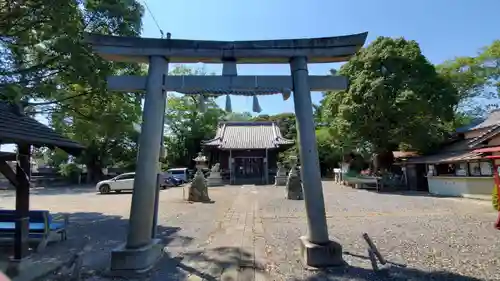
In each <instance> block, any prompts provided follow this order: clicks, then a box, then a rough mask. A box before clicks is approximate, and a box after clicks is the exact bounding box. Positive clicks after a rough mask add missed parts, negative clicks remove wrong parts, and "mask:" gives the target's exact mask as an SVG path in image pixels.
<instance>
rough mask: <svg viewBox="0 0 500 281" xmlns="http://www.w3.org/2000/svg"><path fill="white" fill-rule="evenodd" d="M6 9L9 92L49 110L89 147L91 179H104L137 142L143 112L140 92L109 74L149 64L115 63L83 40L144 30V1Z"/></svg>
mask: <svg viewBox="0 0 500 281" xmlns="http://www.w3.org/2000/svg"><path fill="white" fill-rule="evenodd" d="M0 9H1V13H0V15H1V16H0V23H1V24H0V34H2V37H1V40H0V44H1V46H0V50H1V53H0V55H1V59H2V62H5V63H2V65H1V66H0V71H1V74H2V75H0V77H1V78H0V83H1V84H0V86H1V87H0V93H1V95H2V98H4V99H10V100H15V101H24V102H25V104H28V105H29V107H28V111H29V113H31V114H37V113H46V114H48V119H49V120H50V124H51V125H52V126H53V127H54V129H56V130H57V131H59V132H61V133H63V134H65V135H66V136H68V137H70V138H73V139H75V140H77V141H79V142H81V143H82V144H84V145H86V146H87V150H86V151H85V153H84V154H83V155H82V156H81V157H79V158H78V159H77V161H78V162H80V163H84V164H86V166H87V171H88V175H89V178H88V179H89V180H94V181H95V180H99V179H100V176H101V168H102V167H104V166H106V165H110V164H114V162H116V159H114V158H118V159H119V158H120V157H121V156H122V155H124V153H123V152H124V149H127V148H129V147H130V146H131V145H130V143H131V142H133V138H134V131H133V126H132V124H133V123H136V122H137V121H138V113H139V112H140V102H138V99H137V98H136V95H135V93H126V94H118V93H110V92H108V91H107V89H106V77H107V76H108V75H112V74H118V73H124V74H136V73H140V72H141V67H140V66H139V65H137V64H124V63H111V62H107V61H105V60H103V59H101V58H100V57H98V56H97V55H95V54H94V53H93V52H92V51H91V49H90V47H89V46H88V45H86V44H84V43H83V41H82V39H83V38H84V32H92V33H100V34H108V35H123V36H139V34H140V31H141V27H142V21H141V18H142V15H143V11H144V9H143V7H142V6H141V5H140V4H139V3H138V2H137V1H135V0H101V1H95V0H79V1H62V0H53V1H45V2H44V1H24V2H23V5H19V3H17V2H15V1H7V2H6V3H2V4H0ZM40 100H41V102H40ZM139 101H140V100H139ZM125 154H126V153H125Z"/></svg>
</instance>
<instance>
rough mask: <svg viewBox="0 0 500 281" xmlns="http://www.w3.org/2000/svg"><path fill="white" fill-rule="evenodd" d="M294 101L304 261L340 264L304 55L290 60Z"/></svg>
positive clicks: (317, 264)
mask: <svg viewBox="0 0 500 281" xmlns="http://www.w3.org/2000/svg"><path fill="white" fill-rule="evenodd" d="M290 69H291V72H292V81H293V101H294V106H295V117H296V122H297V127H298V135H299V143H300V165H301V169H300V170H301V177H302V185H303V190H304V201H305V208H306V215H307V228H308V229H307V230H308V232H307V235H306V236H302V237H300V242H301V255H302V257H303V259H304V264H305V265H307V266H310V267H319V268H321V267H328V266H336V265H343V264H344V263H345V262H344V260H343V258H342V246H341V245H340V244H339V243H337V242H334V241H331V240H330V238H329V236H328V227H327V223H326V212H325V201H324V198H323V186H322V184H321V173H320V167H319V160H318V146H317V143H316V133H315V124H314V118H313V109H312V100H311V90H310V87H309V82H308V77H309V72H308V69H307V57H293V58H291V60H290Z"/></svg>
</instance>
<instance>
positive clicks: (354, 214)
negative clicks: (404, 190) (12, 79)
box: [0, 182, 500, 281]
mask: <svg viewBox="0 0 500 281" xmlns="http://www.w3.org/2000/svg"><path fill="white" fill-rule="evenodd" d="M59 193H61V192H47V193H44V192H39V193H38V194H37V195H35V196H33V199H32V207H33V208H34V209H35V208H36V209H50V210H52V211H54V212H70V213H72V215H71V217H72V224H71V228H70V229H69V239H68V241H66V242H64V243H59V244H54V245H51V246H50V247H49V248H48V250H47V253H46V255H45V256H48V257H49V258H50V259H52V260H54V259H58V258H60V259H64V258H65V257H67V256H68V254H69V253H72V252H74V251H76V250H77V249H78V248H79V247H81V246H80V245H81V240H82V237H83V236H85V235H86V236H89V237H90V244H91V250H90V251H89V252H88V253H87V254H86V256H85V261H84V266H85V270H84V274H83V277H84V278H83V279H84V280H87V281H90V280H92V281H103V280H109V279H107V278H105V277H103V273H104V272H105V270H106V266H107V265H108V260H109V252H110V250H111V249H113V248H114V247H116V246H117V245H119V244H120V243H123V241H125V234H126V229H127V220H126V219H127V217H128V213H129V208H130V198H131V195H130V194H120V195H104V196H103V195H96V194H95V193H94V192H93V191H91V190H78V191H74V192H72V191H65V192H62V194H59ZM209 193H210V197H211V198H212V199H213V200H214V201H215V203H213V204H197V203H195V204H189V203H186V202H183V201H182V189H181V188H173V189H170V190H166V191H162V193H161V198H160V210H159V224H160V225H159V231H158V232H159V236H160V237H161V238H162V239H163V241H164V243H165V245H166V248H165V251H166V253H165V256H164V258H163V259H162V260H161V261H160V262H159V264H158V266H157V267H156V268H155V270H154V271H153V272H151V275H150V276H148V278H146V279H143V280H153V281H156V280H158V281H159V280H162V281H163V280H389V279H390V280H458V281H476V280H500V270H498V268H500V255H499V254H498V253H500V239H499V238H500V232H498V231H497V230H494V229H493V228H492V223H493V222H494V220H495V218H496V214H495V212H494V211H492V209H491V207H490V206H489V202H481V201H475V200H469V199H457V198H435V197H430V196H426V195H425V194H378V193H374V192H371V191H364V190H353V189H350V188H345V187H341V186H338V185H335V184H333V183H332V182H324V194H325V202H326V212H327V220H328V226H329V231H330V235H331V237H332V239H335V240H337V241H339V242H340V243H341V244H342V245H343V247H344V251H345V254H344V258H345V260H346V261H347V262H348V263H349V265H350V266H349V267H347V268H344V269H342V270H333V271H329V272H311V271H307V270H304V268H303V266H302V265H301V263H300V259H299V254H298V249H299V247H298V245H299V244H298V243H299V242H298V238H299V236H300V235H303V234H305V233H306V222H305V213H304V202H303V201H291V200H285V199H284V190H283V188H282V187H272V186H243V187H239V186H231V187H218V188H211V189H210V190H209ZM13 200H14V198H13V197H11V196H9V195H8V194H0V203H1V204H2V207H5V208H10V207H11V205H12V206H13V204H14V201H13ZM363 232H367V233H369V234H370V236H371V237H372V238H373V239H374V240H375V243H376V244H377V246H378V248H379V249H380V250H381V252H382V254H383V255H384V256H385V258H386V259H387V260H389V261H390V262H394V263H404V264H407V265H408V267H407V268H400V267H398V266H395V265H393V266H391V268H390V269H389V271H387V272H386V273H383V274H385V275H383V274H382V275H380V274H375V273H374V272H373V270H372V269H371V266H370V262H369V261H368V260H367V257H366V256H367V255H366V244H365V242H364V241H363V240H362V238H361V234H362V233H363ZM238 269H240V270H239V271H238ZM52 280H55V279H52Z"/></svg>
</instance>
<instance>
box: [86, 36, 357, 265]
mask: <svg viewBox="0 0 500 281" xmlns="http://www.w3.org/2000/svg"><path fill="white" fill-rule="evenodd" d="M366 37H367V33H361V34H354V35H348V36H339V37H327V38H314V39H294V40H266V41H233V42H223V41H201V40H180V39H170V38H168V39H151V38H136V37H117V36H105V35H93V34H89V35H88V36H87V39H86V40H87V42H88V43H90V44H91V45H92V47H93V49H94V50H95V51H96V52H97V53H98V54H99V55H100V56H102V57H103V58H104V59H108V60H112V61H120V62H138V63H148V64H149V68H148V75H147V76H146V77H139V76H115V77H110V78H109V79H108V87H109V88H110V89H111V90H116V91H137V90H145V91H146V94H145V101H144V110H143V115H142V120H143V123H142V129H141V135H140V138H139V152H138V156H137V169H136V178H135V181H134V191H133V196H132V206H131V211H130V220H129V229H128V236H127V242H126V244H125V245H123V246H121V247H120V248H119V249H116V250H114V251H113V252H112V255H111V270H112V271H113V270H114V271H125V272H127V271H139V272H140V271H146V270H148V269H150V268H151V267H152V266H153V265H154V263H155V261H156V260H157V259H158V258H159V257H160V255H161V247H159V245H158V244H159V241H158V240H157V239H153V238H152V226H153V217H154V215H155V214H154V212H155V210H154V202H155V197H156V175H157V172H158V168H157V162H158V158H159V155H160V141H159V140H161V138H162V135H163V118H164V113H165V99H166V92H167V91H176V92H180V93H185V94H194V95H200V98H201V99H203V95H228V94H236V95H258V94H277V93H282V94H283V96H284V98H285V99H286V98H288V97H289V96H290V93H291V92H292V91H293V100H294V104H295V114H296V122H297V126H298V132H299V141H300V160H301V166H302V169H301V173H302V174H301V176H302V182H303V190H304V199H305V207H306V213H307V225H308V232H307V235H306V236H303V237H301V238H300V241H301V253H302V255H303V258H304V263H305V264H306V265H307V266H313V267H327V266H332V265H341V264H344V261H343V259H342V246H341V245H340V244H339V243H337V242H334V241H331V240H330V239H329V235H328V228H327V224H326V216H325V204H324V198H323V190H322V184H321V175H320V171H319V161H318V151H317V144H316V136H315V124H314V119H313V109H312V101H311V91H327V90H343V89H346V87H347V83H348V81H347V79H346V78H345V77H340V76H309V74H308V68H307V64H308V63H330V62H342V61H347V60H348V59H349V58H350V57H351V56H352V55H353V54H355V53H356V52H357V51H358V50H359V49H360V48H361V47H362V46H363V44H364V42H365V40H366ZM197 62H203V63H222V64H223V75H222V76H168V66H169V63H197ZM237 63H239V64H249V63H251V64H281V63H286V64H290V69H291V76H237V73H236V64H237Z"/></svg>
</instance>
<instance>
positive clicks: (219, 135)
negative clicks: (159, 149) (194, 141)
mask: <svg viewBox="0 0 500 281" xmlns="http://www.w3.org/2000/svg"><path fill="white" fill-rule="evenodd" d="M293 144H294V141H293V140H289V139H286V138H284V137H283V136H282V135H281V131H280V128H279V126H278V125H277V124H276V123H275V122H271V121H258V122H248V121H228V122H220V123H219V126H218V129H217V132H216V135H215V137H214V138H213V139H211V140H208V141H205V142H203V145H204V147H205V149H206V150H207V152H209V155H210V156H209V162H210V165H214V164H215V163H219V164H220V168H221V171H222V174H224V175H226V178H227V176H228V177H229V182H230V184H269V182H270V179H269V178H270V177H272V176H274V174H275V173H276V171H275V170H276V167H277V166H276V162H277V157H278V153H279V152H280V151H283V150H286V149H287V148H289V147H291V146H292V145H293Z"/></svg>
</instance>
